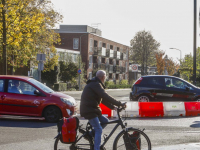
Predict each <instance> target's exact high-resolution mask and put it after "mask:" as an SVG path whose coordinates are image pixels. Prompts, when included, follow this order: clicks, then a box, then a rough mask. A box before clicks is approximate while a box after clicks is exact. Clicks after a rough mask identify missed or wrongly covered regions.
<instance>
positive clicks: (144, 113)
mask: <svg viewBox="0 0 200 150" xmlns="http://www.w3.org/2000/svg"><path fill="white" fill-rule="evenodd" d="M139 115H140V116H141V117H163V116H164V109H163V103H162V102H140V103H139Z"/></svg>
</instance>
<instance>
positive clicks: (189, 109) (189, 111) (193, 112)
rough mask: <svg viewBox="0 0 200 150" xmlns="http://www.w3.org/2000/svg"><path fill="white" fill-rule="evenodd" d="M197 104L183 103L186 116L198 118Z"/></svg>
mask: <svg viewBox="0 0 200 150" xmlns="http://www.w3.org/2000/svg"><path fill="white" fill-rule="evenodd" d="M199 106H200V105H199V102H185V110H186V116H198V115H199V114H200V107H199Z"/></svg>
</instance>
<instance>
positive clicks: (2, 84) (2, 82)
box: [0, 80, 4, 92]
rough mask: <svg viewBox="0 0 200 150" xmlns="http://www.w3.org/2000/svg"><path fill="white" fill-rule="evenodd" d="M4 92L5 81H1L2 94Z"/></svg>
mask: <svg viewBox="0 0 200 150" xmlns="http://www.w3.org/2000/svg"><path fill="white" fill-rule="evenodd" d="M3 91H4V80H0V92H3Z"/></svg>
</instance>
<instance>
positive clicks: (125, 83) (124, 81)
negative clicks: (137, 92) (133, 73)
mask: <svg viewBox="0 0 200 150" xmlns="http://www.w3.org/2000/svg"><path fill="white" fill-rule="evenodd" d="M119 84H121V85H128V80H121V81H120V83H119Z"/></svg>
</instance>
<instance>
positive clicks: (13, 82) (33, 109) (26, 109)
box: [0, 75, 76, 122]
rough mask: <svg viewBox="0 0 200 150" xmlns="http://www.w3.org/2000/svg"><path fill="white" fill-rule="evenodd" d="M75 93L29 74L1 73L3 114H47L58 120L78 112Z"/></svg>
mask: <svg viewBox="0 0 200 150" xmlns="http://www.w3.org/2000/svg"><path fill="white" fill-rule="evenodd" d="M75 110H76V101H75V99H74V98H73V97H71V96H68V95H65V94H63V93H59V92H55V91H53V90H52V89H50V88H49V87H47V86H46V85H44V84H42V83H41V82H39V81H37V80H35V79H33V78H29V77H25V76H11V75H10V76H9V75H0V114H4V115H5V114H6V115H20V116H22V115H24V116H37V117H45V119H46V121H48V122H57V121H58V120H59V119H60V118H61V117H69V116H72V115H73V114H75Z"/></svg>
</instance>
